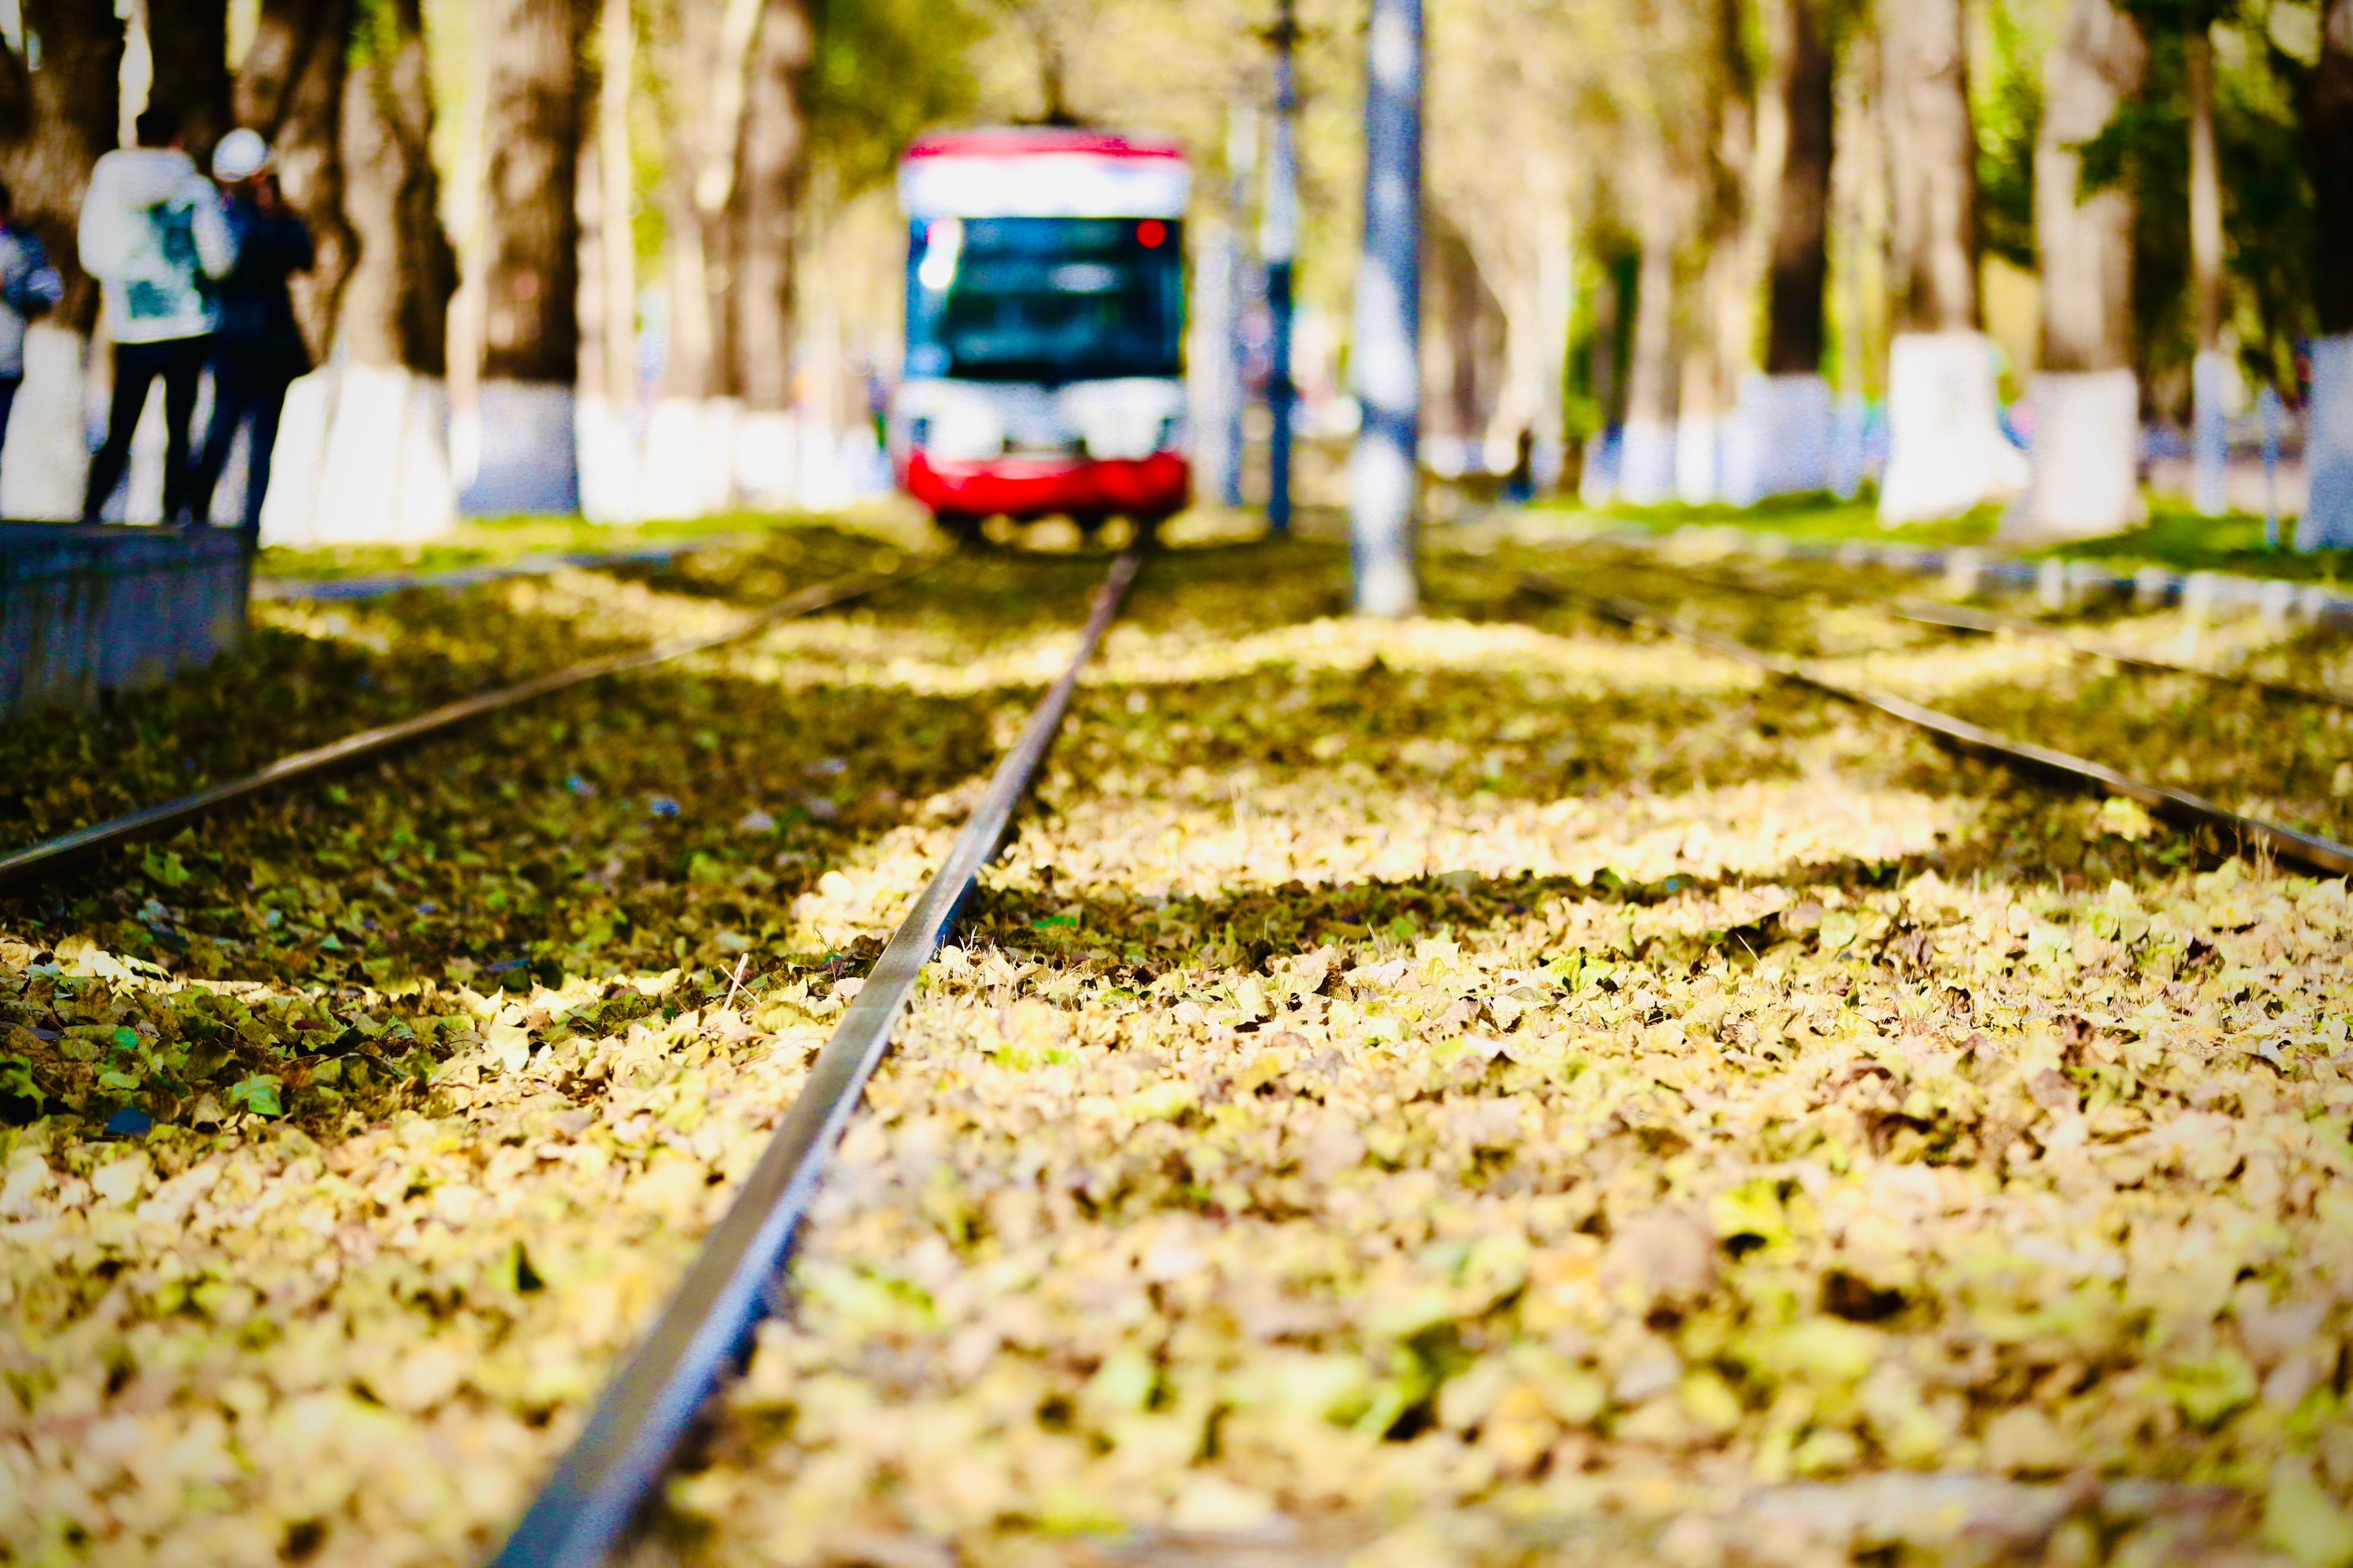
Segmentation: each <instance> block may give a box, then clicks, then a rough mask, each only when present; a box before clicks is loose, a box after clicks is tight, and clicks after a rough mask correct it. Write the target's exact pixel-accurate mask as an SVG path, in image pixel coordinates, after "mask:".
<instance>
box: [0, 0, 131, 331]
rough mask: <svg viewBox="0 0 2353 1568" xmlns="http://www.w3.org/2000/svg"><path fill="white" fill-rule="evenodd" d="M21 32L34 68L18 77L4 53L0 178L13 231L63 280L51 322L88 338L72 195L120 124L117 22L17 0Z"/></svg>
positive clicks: (79, 3)
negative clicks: (30, 46) (26, 230)
mask: <svg viewBox="0 0 2353 1568" xmlns="http://www.w3.org/2000/svg"><path fill="white" fill-rule="evenodd" d="M23 16H24V23H25V31H26V35H27V36H28V37H32V38H35V39H37V40H39V46H40V57H41V68H40V69H39V70H37V71H28V70H26V68H25V62H24V60H23V59H22V58H19V57H18V56H16V54H14V53H11V52H10V51H8V50H7V49H6V48H5V47H0V57H5V67H0V71H5V81H0V88H5V91H0V102H5V136H6V144H5V149H0V172H5V176H6V179H7V181H8V185H9V189H10V190H11V191H12V192H13V193H14V194H15V195H16V217H17V221H19V222H21V223H23V224H25V225H26V226H28V227H30V228H31V229H32V230H33V232H34V233H36V234H37V235H39V236H40V238H41V244H42V245H43V247H46V248H47V251H48V253H49V259H50V260H51V261H52V262H54V263H55V264H56V266H57V268H58V271H59V272H60V273H61V274H63V275H64V278H65V281H66V297H65V300H64V302H63V303H62V304H61V305H60V306H59V308H58V314H57V320H58V321H59V323H60V324H62V325H65V326H68V327H70V328H71V329H73V330H74V331H79V332H85V333H86V332H88V331H90V328H91V327H92V326H93V325H95V324H96V322H97V320H98V287H97V285H96V283H95V282H94V281H93V280H92V279H90V276H89V274H87V273H85V272H84V271H82V269H81V266H80V262H79V250H78V248H77V247H76V245H75V241H74V229H75V226H76V224H77V223H78V222H79V219H80V215H81V198H82V193H83V192H84V191H85V190H87V189H89V187H90V167H91V165H92V164H94V163H97V162H98V160H99V157H100V154H102V153H108V152H111V150H112V149H113V147H114V144H115V136H116V131H117V125H118V121H119V120H120V110H119V104H120V100H121V75H122V45H123V25H122V19H121V17H120V16H116V15H115V13H114V5H113V0H24V7H23Z"/></svg>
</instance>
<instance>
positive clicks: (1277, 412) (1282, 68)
mask: <svg viewBox="0 0 2353 1568" xmlns="http://www.w3.org/2000/svg"><path fill="white" fill-rule="evenodd" d="M1272 37H1273V40H1274V127H1273V132H1274V133H1273V137H1272V142H1273V144H1272V145H1271V147H1270V148H1269V149H1268V158H1267V170H1266V221H1265V227H1264V229H1263V231H1262V232H1261V247H1262V248H1263V251H1264V254H1265V257H1266V310H1267V318H1268V321H1269V323H1270V325H1271V328H1272V331H1271V334H1270V341H1269V342H1268V344H1267V354H1268V360H1269V363H1268V365H1267V376H1266V411H1267V415H1268V416H1269V419H1270V422H1271V424H1272V426H1273V429H1272V431H1271V434H1270V435H1269V437H1268V441H1267V483H1266V523H1267V528H1268V531H1270V532H1272V533H1276V534H1284V533H1288V532H1290V531H1291V447H1292V437H1293V429H1292V426H1293V423H1294V421H1295V419H1296V410H1297V408H1298V405H1299V389H1298V386H1297V384H1296V383H1294V382H1293V380H1292V377H1291V341H1292V314H1293V268H1294V267H1295V266H1296V265H1297V263H1298V259H1299V75H1298V69H1297V66H1296V62H1295V59H1294V56H1295V54H1296V52H1297V45H1298V42H1299V18H1298V16H1296V15H1295V14H1294V12H1293V0H1282V6H1281V9H1280V10H1279V11H1278V12H1277V13H1276V16H1275V23H1274V31H1273V34H1272Z"/></svg>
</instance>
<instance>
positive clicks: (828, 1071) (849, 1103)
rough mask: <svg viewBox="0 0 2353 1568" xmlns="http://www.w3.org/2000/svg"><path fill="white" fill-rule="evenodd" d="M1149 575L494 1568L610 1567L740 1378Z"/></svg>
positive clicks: (1065, 687) (1033, 736)
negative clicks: (855, 1128)
mask: <svg viewBox="0 0 2353 1568" xmlns="http://www.w3.org/2000/svg"><path fill="white" fill-rule="evenodd" d="M1142 563H1143V557H1142V556H1141V555H1140V554H1139V553H1137V552H1133V551H1131V552H1128V553H1126V554H1124V555H1122V556H1120V557H1119V558H1118V559H1117V560H1116V561H1115V562H1114V563H1113V565H1112V569H1111V572H1110V574H1109V575H1108V576H1107V577H1105V578H1104V580H1103V586H1102V587H1101V588H1100V589H1099V590H1097V592H1096V595H1095V599H1094V605H1093V607H1092V611H1091V612H1090V614H1089V615H1088V617H1087V622H1086V626H1084V628H1083V629H1082V631H1081V632H1080V634H1079V646H1078V648H1077V651H1076V652H1074V653H1073V654H1072V655H1071V660H1070V662H1069V663H1068V664H1067V665H1065V666H1064V667H1063V668H1062V671H1061V673H1060V675H1059V676H1057V677H1056V678H1055V680H1054V683H1053V684H1052V685H1051V686H1050V687H1049V688H1048V689H1047V691H1046V695H1045V696H1044V698H1043V699H1041V700H1039V704H1038V706H1037V707H1036V708H1035V709H1034V710H1031V712H1030V714H1029V720H1028V721H1027V722H1026V723H1025V724H1024V725H1023V726H1022V729H1021V732H1020V734H1019V736H1018V738H1017V739H1016V740H1015V741H1014V743H1013V745H1012V747H1011V749H1009V750H1008V752H1006V753H1005V756H1004V758H1003V759H1002V760H1001V761H1000V762H999V763H997V771H996V772H995V773H993V774H991V775H990V778H989V781H988V787H987V792H986V793H985V794H984V795H982V796H981V799H980V804H979V805H977V806H976V807H975V808H974V810H973V813H972V816H970V817H968V818H967V819H966V820H965V825H964V826H963V828H962V829H961V830H960V831H959V832H958V833H957V835H956V837H955V842H954V843H953V844H952V845H951V846H950V847H949V849H948V852H947V856H946V858H945V859H944V862H943V863H942V864H941V866H940V868H939V869H938V870H937V871H936V872H935V873H934V875H933V877H932V879H931V881H930V882H929V883H928V884H927V885H926V886H925V888H924V889H923V894H922V896H921V897H920V898H919V899H918V900H916V903H915V907H914V909H913V911H912V912H911V913H909V915H908V916H907V918H906V919H905V920H904V921H901V922H900V925H899V928H898V930H897V931H894V932H892V936H891V940H890V942H889V943H888V944H887V945H886V946H885V947H884V948H883V950H882V953H881V957H880V958H878V959H877V960H876V961H875V963H874V967H873V968H872V969H871V971H870V972H869V973H867V974H866V976H865V978H864V980H863V982H862V984H860V987H859V990H858V993H857V994H856V996H855V997H854V998H852V1000H851V1001H850V1003H849V1007H848V1009H847V1010H846V1011H845V1012H844V1013H843V1015H842V1018H841V1022H840V1023H839V1026H836V1028H835V1029H834V1031H833V1035H832V1037H830V1038H829V1039H828V1040H827V1041H826V1043H825V1047H824V1048H823V1049H822V1050H821V1051H819V1052H818V1057H817V1060H816V1063H815V1066H814V1067H813V1068H812V1069H811V1072H810V1075H809V1079H808V1082H807V1085H806V1086H805V1087H804V1088H803V1089H801V1091H800V1093H799V1095H798V1096H797V1098H796V1099H795V1100H794V1101H793V1104H792V1106H791V1108H790V1109H789V1110H786V1113H785V1117H784V1121H783V1122H782V1124H781V1125H780V1126H779V1127H778V1128H777V1130H776V1136H775V1137H774V1139H772V1140H771V1141H770V1142H769V1144H768V1146H767V1149H766V1151H765V1152H764V1153H763V1154H762V1155H761V1156H760V1160H759V1163H757V1164H756V1165H755V1166H754V1167H753V1170H752V1173H751V1175H750V1177H749V1178H748V1179H747V1180H746V1181H745V1182H744V1185H743V1188H742V1189H741V1190H740V1191H739V1192H738V1193H737V1194H735V1196H734V1198H733V1201H732V1202H731V1203H730V1205H729V1206H728V1210H727V1214H726V1216H725V1217H724V1218H723V1219H722V1220H721V1221H720V1222H719V1225H718V1226H717V1227H716V1228H715V1229H713V1230H712V1233H711V1235H710V1237H708V1238H707V1239H706V1240H705V1241H704V1243H703V1246H702V1251H701V1252H700V1253H699V1254H698V1255H697V1256H696V1258H695V1260H694V1262H693V1264H692V1265H691V1267H690V1268H689V1269H688V1271H687V1275H686V1279H685V1280H684V1282H683V1283H682V1284H681V1286H680V1287H679V1290H678V1293H677V1295H675V1296H674V1297H673V1298H672V1299H671V1300H670V1305H669V1306H668V1307H667V1308H665V1309H664V1310H663V1312H662V1314H661V1316H660V1317H659V1319H658V1320H656V1321H655V1323H654V1325H653V1327H652V1328H651V1329H650V1330H649V1331H648V1332H647V1334H646V1336H645V1338H644V1339H643V1340H642V1341H641V1342H639V1343H638V1348H637V1349H636V1350H635V1351H634V1352H631V1354H630V1356H629V1358H628V1361H627V1362H626V1363H624V1364H623V1366H622V1368H621V1370H620V1373H619V1374H618V1375H617V1377H616V1378H615V1379H614V1380H613V1382H612V1383H611V1384H608V1385H607V1388H606V1390H605V1392H604V1393H603V1394H601V1395H600V1396H599V1397H598V1398H597V1401H596V1407H595V1409H594V1410H593V1411H592V1412H591V1413H590V1415H589V1417H588V1426H587V1429H586V1431H585V1432H584V1433H582V1435H581V1436H580V1437H579V1438H578V1439H577V1440H576V1441H575V1443H574V1444H573V1445H572V1447H571V1448H570V1449H569V1450H567V1451H566V1452H565V1456H564V1458H563V1459H562V1460H561V1461H559V1462H558V1464H557V1466H556V1468H555V1473H554V1476H553V1477H551V1478H550V1479H549V1480H548V1482H547V1484H546V1485H545V1486H544V1487H543V1488H542V1489H541V1490H540V1493H539V1495H538V1497H537V1498H536V1499H535V1500H533V1503H532V1506H531V1510H530V1511H529V1512H527V1513H526V1514H524V1516H523V1519H522V1523H520V1524H519V1525H517V1526H516V1528H515V1531H514V1533H513V1534H512V1536H510V1537H508V1539H507V1542H506V1544H505V1546H504V1547H503V1548H501V1551H500V1552H499V1554H498V1556H497V1558H496V1559H495V1561H496V1563H498V1564H500V1565H501V1568H542V1565H545V1568H553V1565H554V1564H563V1563H570V1564H578V1563H596V1562H600V1561H602V1560H604V1559H605V1558H606V1557H607V1556H608V1555H609V1554H610V1553H611V1552H612V1551H613V1550H614V1548H615V1547H616V1546H617V1545H618V1544H619V1543H620V1542H621V1540H622V1537H623V1536H624V1534H625V1533H626V1531H628V1527H629V1525H630V1523H631V1521H633V1520H634V1519H636V1518H637V1517H638V1515H639V1513H640V1512H641V1510H642V1509H643V1508H644V1506H645V1504H646V1502H647V1500H648V1499H649V1496H650V1495H651V1493H652V1492H653V1490H654V1489H655V1488H656V1487H657V1486H659V1483H660V1481H661V1479H662V1477H663V1474H664V1472H665V1471H666V1470H667V1469H668V1468H669V1466H670V1461H671V1459H672V1458H673V1457H674V1456H675V1455H676V1454H677V1453H678V1451H679V1449H680V1448H681V1446H683V1445H684V1443H685V1442H686V1440H687V1437H688V1436H689V1434H690V1432H691V1429H692V1427H693V1426H694V1424H695V1422H696V1421H697V1420H698V1418H699V1417H700V1416H701V1415H702V1409H703V1406H704V1405H706V1404H707V1403H708V1402H709V1400H710V1399H711V1397H712V1394H714V1393H715V1392H716V1391H717V1390H718V1388H719V1386H720V1384H721V1383H722V1381H723V1378H724V1377H725V1376H726V1375H727V1374H728V1373H729V1372H730V1371H732V1370H733V1369H736V1368H738V1367H740V1366H741V1365H742V1363H743V1362H744V1359H745V1358H746V1356H747V1355H748V1353H749V1351H750V1348H751V1338H752V1333H753V1331H754V1329H756V1328H757V1327H758V1325H759V1324H760V1322H761V1321H763V1320H764V1319H765V1318H766V1317H767V1316H769V1315H770V1314H771V1313H773V1312H775V1311H776V1310H778V1309H779V1308H780V1307H781V1306H782V1305H783V1304H784V1298H783V1295H782V1291H783V1289H784V1269H785V1265H786V1260H787V1258H789V1256H790V1253H791V1250H792V1245H793V1240H794V1237H795V1234H796V1232H797V1230H798V1229H799V1227H800V1225H801V1222H802V1219H803V1217H804V1216H805V1215H806V1214H807V1210H808V1205H809V1203H810V1201H811V1199H812V1198H813V1197H814V1196H815V1195H816V1192H817V1187H818V1181H819V1180H820V1178H821V1177H822V1175H823V1173H824V1170H825V1163H826V1160H827V1158H828V1156H829V1155H830V1154H831V1153H832V1152H833V1148H834V1145H835V1144H836V1143H838V1142H839V1141H840V1138H841V1134H842V1130H843V1128H844V1127H845V1126H846V1125H847V1124H848V1122H849V1117H850V1115H851V1113H852V1112H853V1111H854V1110H857V1108H858V1104H859V1100H860V1095H861V1094H862V1093H863V1092H864V1090H865V1088H866V1083H867V1080H868V1079H870V1078H871V1077H872V1076H873V1073H874V1068H875V1066H876V1064H877V1063H879V1062H880V1061H881V1058H882V1054H883V1052H884V1051H886V1050H888V1049H889V1048H890V1045H891V1036H892V1030H893V1029H894V1028H895V1027H897V1026H898V1023H899V1020H900V1017H901V1016H902V1014H903V1013H904V1012H905V1011H906V1007H907V1004H908V1000H909V998H911V997H912V996H913V994H914V990H915V983H916V981H917V979H918V978H919V977H920V976H921V975H922V973H923V967H924V965H925V964H927V963H930V962H931V960H932V957H933V955H934V953H936V952H938V951H939V948H940V946H941V944H942V943H943V942H944V941H945V940H946V939H947V935H948V932H949V930H950V928H951V927H952V926H953V925H954V924H955V919H956V915H957V911H958V910H960V909H962V908H963V906H964V904H965V900H967V899H968V898H969V897H970V896H971V893H972V889H973V884H974V882H975V881H976V879H978V877H979V876H980V873H981V870H982V868H984V867H985V866H987V863H988V861H989V859H990V858H992V857H993V856H995V855H996V853H997V848H998V847H999V846H1000V845H1001V844H1002V843H1003V841H1004V838H1005V836H1006V834H1007V833H1008V831H1009V829H1010V828H1011V826H1012V821H1013V813H1014V810H1015V808H1016V807H1017V806H1018V805H1020V803H1021V800H1022V798H1023V796H1025V795H1027V794H1028V793H1029V787H1030V783H1031V780H1032V778H1033V777H1034V776H1035V774H1036V773H1037V771H1038V768H1039V764H1041V763H1043V762H1044V761H1045V759H1046V754H1047V752H1048V750H1049V749H1050V747H1051V746H1052V745H1053V743H1054V738H1055V735H1056V734H1057V732H1059V731H1060V729H1061V726H1062V721H1063V718H1064V716H1065V715H1066V714H1067V713H1068V712H1069V711H1070V707H1071V696H1072V695H1073V694H1074V693H1075V692H1076V690H1077V689H1078V681H1079V674H1080V672H1081V671H1082V670H1083V669H1084V668H1086V666H1087V665H1088V664H1089V663H1090V662H1091V661H1092V659H1093V658H1094V655H1095V649H1096V648H1097V647H1099V646H1100V645H1101V643H1102V641H1103V634H1104V633H1105V632H1106V631H1108V630H1109V629H1110V626H1111V623H1112V618H1113V616H1116V615H1117V614H1118V613H1119V606H1120V602H1121V601H1122V600H1123V599H1124V598H1125V597H1126V595H1127V590H1128V586H1129V584H1132V583H1133V582H1134V579H1135V574H1136V572H1137V570H1138V568H1139V567H1140V566H1141V565H1142Z"/></svg>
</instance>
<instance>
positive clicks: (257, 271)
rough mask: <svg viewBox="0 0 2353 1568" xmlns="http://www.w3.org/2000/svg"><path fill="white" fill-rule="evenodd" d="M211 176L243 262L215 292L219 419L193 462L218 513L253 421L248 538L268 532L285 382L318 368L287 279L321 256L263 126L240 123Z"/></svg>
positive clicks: (203, 510)
mask: <svg viewBox="0 0 2353 1568" xmlns="http://www.w3.org/2000/svg"><path fill="white" fill-rule="evenodd" d="M213 178H214V179H215V180H216V181H218V182H219V183H220V185H221V189H222V194H223V195H224V196H226V197H227V203H228V223H229V230H230V232H231V233H232V234H234V235H235V236H236V237H237V262H236V265H234V266H233V267H231V268H229V272H228V276H227V277H226V278H224V279H221V280H220V282H219V284H218V285H217V286H216V289H214V293H213V298H214V303H215V304H216V307H217V308H218V310H219V317H220V324H219V325H218V326H217V327H216V329H215V330H214V333H213V353H212V372H213V422H212V427H211V428H210V429H209V430H208V431H207V432H206V436H205V453H204V457H203V458H201V459H200V460H199V461H198V462H197V464H196V477H195V516H196V519H197V521H204V520H205V519H206V518H208V517H210V516H211V514H212V503H213V487H214V486H215V485H216V484H218V483H219V482H220V477H221V469H222V468H224V467H226V466H227V463H228V454H229V447H231V446H232V445H234V444H235V443H236V440H237V428H238V426H248V427H249V433H248V443H249V444H248V447H247V453H246V467H245V516H244V518H243V520H242V521H241V522H240V524H239V526H240V527H241V528H242V529H243V531H244V532H245V535H246V538H247V541H248V543H251V542H258V541H259V539H260V537H261V499H262V497H263V496H264V495H265V494H266V493H267V492H268V491H269V454H270V448H272V447H275V446H277V444H278V421H279V416H280V415H281V414H283V413H284V412H285V408H286V389H287V387H288V386H290V385H291V384H293V382H294V381H295V379H296V378H297V377H299V376H301V375H302V374H304V373H306V372H307V371H309V370H310V368H311V351H310V348H309V345H307V344H306V343H305V342H303V341H302V327H301V323H300V322H299V321H296V320H295V319H294V299H293V296H292V294H291V293H290V292H289V290H288V289H287V279H289V278H290V277H292V276H293V275H294V274H295V273H297V272H307V271H309V270H310V269H311V263H312V261H313V260H314V259H315V255H314V252H313V251H312V249H311V230H310V229H309V227H308V226H305V225H304V223H303V222H302V220H301V218H300V217H299V216H296V215H295V213H294V211H293V209H292V208H290V207H289V206H288V205H286V198H285V197H284V196H282V195H280V194H279V190H278V176H277V174H276V173H275V171H273V170H272V169H271V168H270V166H269V143H268V142H264V141H262V139H261V138H260V137H259V135H257V134H256V133H255V132H251V131H247V130H243V129H239V130H236V131H232V132H229V133H228V134H227V135H226V136H224V137H222V138H221V139H220V145H219V146H218V147H216V148H215V149H214V150H213Z"/></svg>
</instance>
